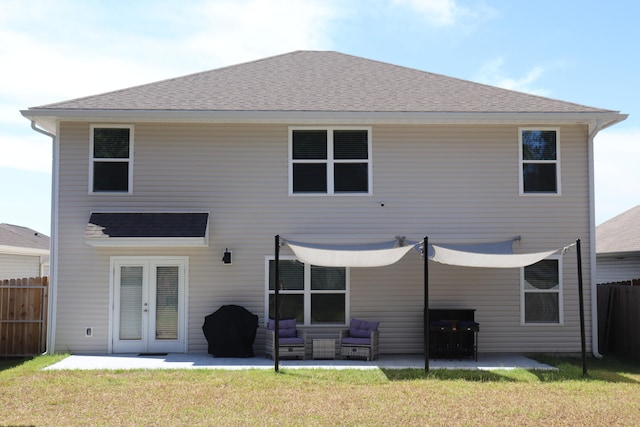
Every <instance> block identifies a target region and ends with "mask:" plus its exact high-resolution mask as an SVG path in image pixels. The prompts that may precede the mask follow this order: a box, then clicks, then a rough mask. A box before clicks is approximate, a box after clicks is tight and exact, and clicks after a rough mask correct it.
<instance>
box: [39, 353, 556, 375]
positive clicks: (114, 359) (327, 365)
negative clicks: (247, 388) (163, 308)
mask: <svg viewBox="0 0 640 427" xmlns="http://www.w3.org/2000/svg"><path fill="white" fill-rule="evenodd" d="M279 366H280V368H281V369H379V368H383V369H404V368H416V369H424V358H423V356H422V355H381V356H380V359H379V360H373V361H366V360H281V361H280V363H279ZM273 368H274V363H273V360H271V359H267V358H265V357H260V356H258V357H251V358H230V357H229V358H227V357H213V356H211V355H208V354H192V353H189V354H182V353H169V354H167V355H139V354H117V355H114V354H102V355H96V354H91V355H82V354H74V355H71V356H69V357H67V358H65V359H63V360H61V361H59V362H57V363H55V364H53V365H51V366H48V367H46V368H45V370H61V369H77V370H88V369H108V370H118V369H226V370H239V369H273ZM429 368H430V369H470V370H487V371H490V370H511V369H518V368H521V369H541V370H555V369H557V368H555V367H553V366H550V365H546V364H543V363H539V362H537V361H535V360H533V359H530V358H528V357H525V356H522V355H513V354H486V355H478V361H477V362H476V361H474V360H470V359H469V360H441V359H438V360H430V361H429Z"/></svg>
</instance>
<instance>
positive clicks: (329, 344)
mask: <svg viewBox="0 0 640 427" xmlns="http://www.w3.org/2000/svg"><path fill="white" fill-rule="evenodd" d="M313 358H314V359H335V358H336V340H334V339H314V340H313Z"/></svg>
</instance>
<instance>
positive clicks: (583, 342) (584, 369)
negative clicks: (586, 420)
mask: <svg viewBox="0 0 640 427" xmlns="http://www.w3.org/2000/svg"><path fill="white" fill-rule="evenodd" d="M576 256H577V258H578V299H579V303H580V343H581V345H582V376H584V377H586V376H587V344H586V336H585V335H586V334H585V326H584V293H583V290H582V253H581V250H580V239H577V240H576ZM591 280H593V277H592V278H591Z"/></svg>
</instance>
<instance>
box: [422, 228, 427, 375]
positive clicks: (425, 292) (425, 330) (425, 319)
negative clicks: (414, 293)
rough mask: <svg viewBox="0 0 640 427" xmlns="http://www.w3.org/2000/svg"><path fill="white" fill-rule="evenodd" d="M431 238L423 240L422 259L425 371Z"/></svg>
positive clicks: (425, 362)
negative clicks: (429, 243)
mask: <svg viewBox="0 0 640 427" xmlns="http://www.w3.org/2000/svg"><path fill="white" fill-rule="evenodd" d="M428 242H429V238H428V237H427V236H425V237H424V241H423V242H422V259H423V261H424V279H423V280H424V314H423V316H422V318H423V325H422V331H423V334H424V371H425V372H429V246H428Z"/></svg>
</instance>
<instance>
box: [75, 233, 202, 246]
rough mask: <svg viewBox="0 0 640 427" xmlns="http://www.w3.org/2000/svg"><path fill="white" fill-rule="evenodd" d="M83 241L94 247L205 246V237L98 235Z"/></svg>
mask: <svg viewBox="0 0 640 427" xmlns="http://www.w3.org/2000/svg"><path fill="white" fill-rule="evenodd" d="M84 242H85V243H86V244H87V245H89V246H94V247H130V248H140V247H146V248H153V247H155V248H158V247H207V246H209V243H208V238H207V236H205V237H100V238H85V240H84Z"/></svg>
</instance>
